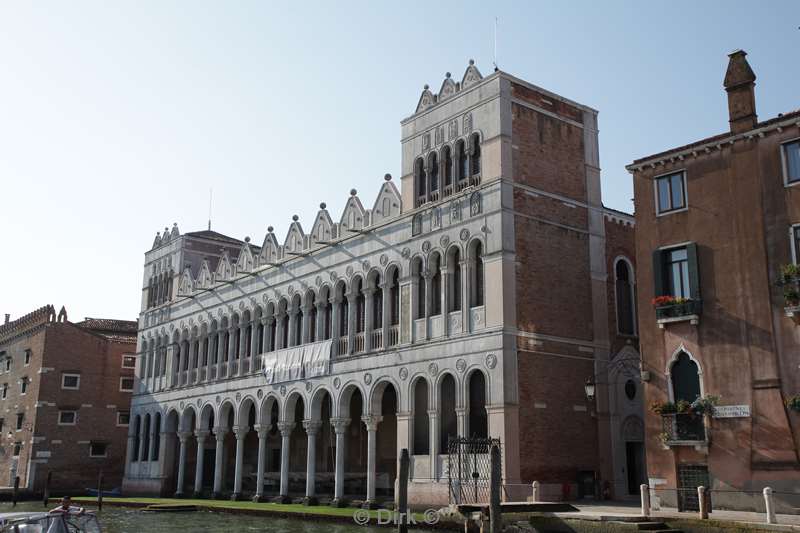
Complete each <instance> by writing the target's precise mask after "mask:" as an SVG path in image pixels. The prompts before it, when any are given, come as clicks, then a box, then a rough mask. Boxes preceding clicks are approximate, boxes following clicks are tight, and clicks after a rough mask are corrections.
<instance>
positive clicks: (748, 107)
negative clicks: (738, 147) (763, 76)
mask: <svg viewBox="0 0 800 533" xmlns="http://www.w3.org/2000/svg"><path fill="white" fill-rule="evenodd" d="M728 57H729V58H730V59H729V60H728V70H727V71H726V72H725V81H723V83H722V84H723V86H724V87H725V91H726V92H727V93H728V117H729V120H728V122H730V125H731V133H742V132H744V131H748V130H751V129H753V128H755V126H756V124H757V123H758V115H756V90H755V87H756V75H755V73H754V72H753V69H752V68H750V64H749V63H748V62H747V52H745V51H744V50H736V51H733V52H731V53H730V54H728Z"/></svg>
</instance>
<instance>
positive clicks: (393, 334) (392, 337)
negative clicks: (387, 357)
mask: <svg viewBox="0 0 800 533" xmlns="http://www.w3.org/2000/svg"><path fill="white" fill-rule="evenodd" d="M398 344H400V325H399V324H394V325H392V326H389V346H397V345H398Z"/></svg>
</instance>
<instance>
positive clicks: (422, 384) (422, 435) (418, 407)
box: [411, 378, 446, 455]
mask: <svg viewBox="0 0 800 533" xmlns="http://www.w3.org/2000/svg"><path fill="white" fill-rule="evenodd" d="M413 399H414V412H413V416H414V428H413V430H414V442H413V445H414V446H413V450H412V452H411V453H413V454H414V455H427V454H429V453H430V437H429V435H430V422H429V421H428V382H427V381H425V379H424V378H421V379H419V380H417V382H416V383H415V384H414V396H413ZM443 452H446V450H443Z"/></svg>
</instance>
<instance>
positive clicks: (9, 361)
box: [6, 357, 11, 372]
mask: <svg viewBox="0 0 800 533" xmlns="http://www.w3.org/2000/svg"><path fill="white" fill-rule="evenodd" d="M6 372H11V358H10V357H8V358H6Z"/></svg>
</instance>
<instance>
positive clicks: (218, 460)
mask: <svg viewBox="0 0 800 533" xmlns="http://www.w3.org/2000/svg"><path fill="white" fill-rule="evenodd" d="M227 432H228V430H227V429H225V428H221V427H215V428H214V438H215V439H216V441H217V450H216V454H215V456H214V493H213V494H212V495H211V497H212V498H219V497H220V496H222V464H223V463H222V460H223V459H224V458H223V454H224V453H225V434H226V433H227Z"/></svg>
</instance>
